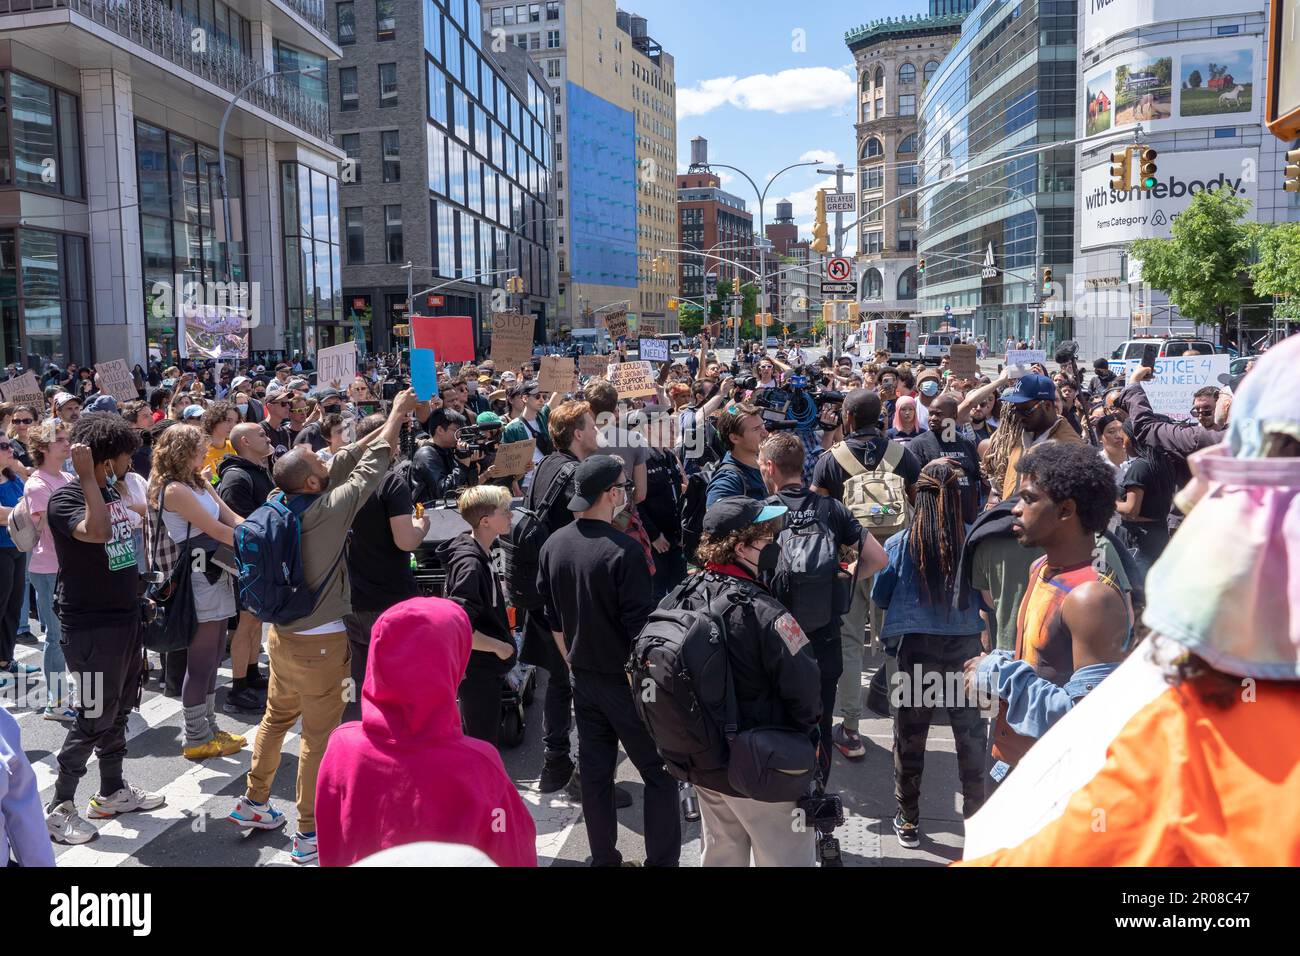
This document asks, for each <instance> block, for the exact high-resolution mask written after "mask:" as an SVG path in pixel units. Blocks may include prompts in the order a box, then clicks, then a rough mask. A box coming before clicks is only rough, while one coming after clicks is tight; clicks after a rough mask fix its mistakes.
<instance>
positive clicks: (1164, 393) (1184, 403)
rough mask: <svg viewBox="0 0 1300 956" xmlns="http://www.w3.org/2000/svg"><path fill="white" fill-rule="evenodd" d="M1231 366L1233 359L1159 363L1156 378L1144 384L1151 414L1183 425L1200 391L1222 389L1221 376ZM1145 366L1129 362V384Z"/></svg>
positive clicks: (1214, 357)
mask: <svg viewBox="0 0 1300 956" xmlns="http://www.w3.org/2000/svg"><path fill="white" fill-rule="evenodd" d="M1231 364H1232V356H1230V355H1190V356H1187V357H1182V356H1179V357H1177V358H1163V359H1156V368H1155V375H1153V376H1152V377H1151V378H1150V379H1149V380H1148V381H1145V382H1143V383H1142V389H1143V390H1144V391H1145V392H1146V393H1147V401H1149V402H1150V403H1151V410H1152V411H1153V412H1155V413H1156V414H1158V415H1169V416H1170V417H1171V418H1175V419H1177V420H1179V421H1182V420H1184V419H1186V418H1188V417H1189V416H1190V415H1191V411H1192V399H1193V398H1194V397H1195V396H1196V392H1197V390H1198V389H1202V388H1205V386H1207V385H1213V386H1214V387H1215V388H1219V387H1220V386H1221V383H1220V382H1219V376H1220V375H1226V374H1227V372H1228V366H1229V365H1231ZM1141 365H1142V360H1141V359H1129V360H1128V364H1127V367H1126V368H1125V369H1124V378H1125V380H1126V381H1127V380H1128V379H1130V378H1132V376H1133V373H1134V372H1135V371H1137V369H1138V368H1139V367H1141Z"/></svg>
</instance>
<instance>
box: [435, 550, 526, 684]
mask: <svg viewBox="0 0 1300 956" xmlns="http://www.w3.org/2000/svg"><path fill="white" fill-rule="evenodd" d="M434 553H435V554H436V555H437V558H438V560H439V561H441V562H442V566H443V567H444V568H445V569H446V571H447V584H446V589H445V590H444V592H443V597H445V598H447V600H449V601H455V602H456V603H457V604H459V605H460V606H461V607H463V608H464V609H465V613H466V614H467V615H468V616H469V626H470V628H471V629H473V630H475V631H478V632H479V633H480V634H486V635H487V636H488V637H495V638H496V639H497V640H498V641H505V642H506V643H507V644H509V645H510V646H511V647H514V646H515V640H514V638H513V637H512V636H511V634H510V618H509V617H507V615H506V599H505V597H504V595H502V593H501V584H500V582H499V581H497V578H496V574H495V573H494V572H493V570H492V562H491V560H490V559H489V558H488V555H487V553H486V552H485V551H484V550H483V548H482V546H481V545H480V544H479V543H478V541H476V540H475V538H474V535H473V534H471V533H470V532H468V531H466V532H464V533H463V534H459V535H457V536H456V537H454V538H452V539H451V540H449V541H444V542H443V543H442V544H440V545H438V548H437V550H436V551H435V552H434ZM517 656H518V654H517V653H516V654H512V655H510V658H509V659H508V660H504V661H503V660H501V658H499V657H497V656H496V655H495V654H493V653H492V652H491V651H473V652H472V653H471V654H470V656H469V669H471V670H477V671H489V672H495V673H497V674H507V673H509V672H510V669H511V668H512V667H514V666H515V658H516V657H517Z"/></svg>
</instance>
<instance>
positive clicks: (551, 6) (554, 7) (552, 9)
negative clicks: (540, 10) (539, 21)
mask: <svg viewBox="0 0 1300 956" xmlns="http://www.w3.org/2000/svg"><path fill="white" fill-rule="evenodd" d="M546 19H548V20H558V19H560V3H559V0H551V2H550V3H548V4H546Z"/></svg>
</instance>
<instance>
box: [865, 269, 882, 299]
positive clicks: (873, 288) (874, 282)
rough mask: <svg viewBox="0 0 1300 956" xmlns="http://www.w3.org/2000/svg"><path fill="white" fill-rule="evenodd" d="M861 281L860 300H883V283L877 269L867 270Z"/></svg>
mask: <svg viewBox="0 0 1300 956" xmlns="http://www.w3.org/2000/svg"><path fill="white" fill-rule="evenodd" d="M862 280H863V283H862V284H863V292H862V298H864V299H883V298H884V297H885V282H884V279H882V278H881V276H880V270H879V269H868V270H867V271H866V274H865V275H863V277H862Z"/></svg>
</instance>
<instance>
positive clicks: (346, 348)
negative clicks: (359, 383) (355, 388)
mask: <svg viewBox="0 0 1300 956" xmlns="http://www.w3.org/2000/svg"><path fill="white" fill-rule="evenodd" d="M356 377H357V343H356V342H344V343H343V344H342V345H331V346H330V347H329V348H326V349H321V350H320V351H318V352H317V353H316V385H317V387H318V388H331V387H333V385H334V383H335V382H338V383H339V387H341V388H346V387H347V386H348V385H349V384H350V383H351V382H352V380H353V379H354V378H356Z"/></svg>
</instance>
